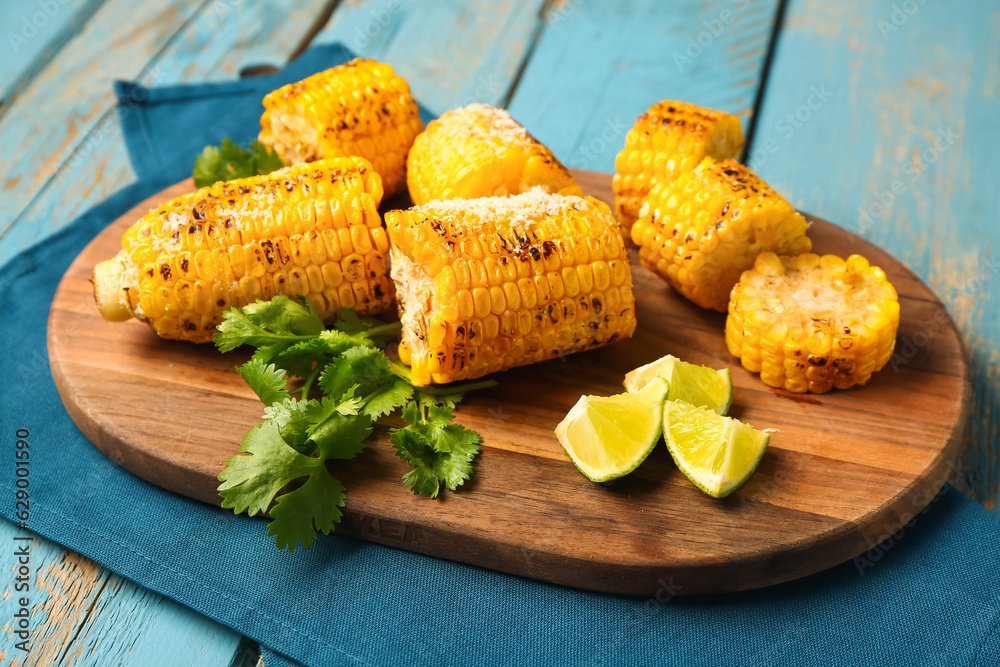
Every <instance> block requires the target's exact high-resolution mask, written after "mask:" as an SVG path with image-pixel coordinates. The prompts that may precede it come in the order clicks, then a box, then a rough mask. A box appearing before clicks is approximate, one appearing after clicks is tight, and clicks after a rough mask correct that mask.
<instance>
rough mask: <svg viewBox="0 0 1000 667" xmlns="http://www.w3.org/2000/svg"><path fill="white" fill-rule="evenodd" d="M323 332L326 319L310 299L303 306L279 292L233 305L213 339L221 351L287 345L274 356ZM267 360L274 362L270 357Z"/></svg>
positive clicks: (224, 315)
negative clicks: (262, 299)
mask: <svg viewBox="0 0 1000 667" xmlns="http://www.w3.org/2000/svg"><path fill="white" fill-rule="evenodd" d="M321 331H323V321H322V320H321V319H320V318H319V315H317V314H316V311H315V310H313V308H312V306H309V305H308V302H307V305H305V306H303V305H302V304H301V303H298V302H296V301H293V300H291V299H289V298H288V297H287V296H285V295H284V294H279V295H277V296H275V297H274V298H273V299H271V300H270V301H261V300H260V299H258V300H257V301H255V302H254V303H251V304H249V305H246V306H244V307H242V308H230V309H229V310H227V311H226V312H224V313H223V314H222V323H221V324H219V327H218V331H216V333H215V336H214V337H213V338H212V340H213V342H214V343H215V346H216V347H218V348H219V350H220V351H221V352H229V351H230V350H235V349H236V348H237V347H239V346H240V345H252V346H253V347H256V348H268V349H270V348H271V347H272V346H274V345H283V347H281V349H279V350H276V351H274V354H273V355H271V358H273V356H276V355H277V354H278V353H280V352H281V351H283V350H285V349H287V348H289V347H291V346H292V345H294V344H295V343H298V342H301V341H304V340H308V339H310V338H313V337H314V336H317V335H318V334H319V333H320V332H321ZM259 351H260V350H258V352H259ZM262 356H263V355H262ZM259 358H260V357H259ZM264 361H270V358H266V359H264Z"/></svg>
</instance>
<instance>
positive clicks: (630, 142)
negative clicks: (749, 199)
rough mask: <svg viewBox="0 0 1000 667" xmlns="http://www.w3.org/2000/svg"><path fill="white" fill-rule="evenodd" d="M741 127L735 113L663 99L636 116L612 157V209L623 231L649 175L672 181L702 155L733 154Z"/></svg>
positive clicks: (645, 189)
mask: <svg viewBox="0 0 1000 667" xmlns="http://www.w3.org/2000/svg"><path fill="white" fill-rule="evenodd" d="M742 149H743V131H742V130H741V129H740V121H739V119H738V118H736V116H733V115H731V114H728V113H725V112H723V111H715V110H713V109H706V108H704V107H700V106H698V105H696V104H688V103H687V102H675V101H671V100H664V101H663V102H658V103H656V104H654V105H653V106H651V107H650V108H649V110H648V111H647V112H646V113H644V114H642V115H641V116H639V117H638V118H637V119H636V121H635V125H634V126H633V127H632V129H631V130H629V131H628V134H627V135H625V150H623V151H622V152H620V153H619V154H618V157H617V158H616V159H615V176H614V178H613V179H612V181H611V186H612V189H614V192H615V213H616V214H617V215H618V220H619V221H620V222H621V223H622V231H623V233H624V234H625V235H626V236H628V234H629V229H631V227H632V224H633V223H634V222H635V220H636V218H638V217H639V210H640V209H641V208H642V202H643V201H644V200H645V199H646V196H647V195H648V194H649V191H650V190H651V189H652V187H653V181H654V179H659V180H663V181H671V180H673V179H675V178H676V177H677V176H678V175H679V174H682V173H684V172H685V171H691V170H692V169H694V168H695V167H697V166H698V165H699V164H700V163H701V161H702V160H703V159H705V158H706V157H714V158H715V159H717V160H727V159H729V158H736V157H737V156H739V154H740V151H741V150H742Z"/></svg>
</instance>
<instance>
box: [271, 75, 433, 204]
mask: <svg viewBox="0 0 1000 667" xmlns="http://www.w3.org/2000/svg"><path fill="white" fill-rule="evenodd" d="M264 109H265V111H264V115H263V116H261V118H260V127H261V131H260V137H259V140H260V142H261V143H263V144H266V145H268V146H271V147H272V148H273V149H274V151H275V152H276V153H277V154H278V155H279V156H280V157H281V159H282V161H283V162H284V163H285V164H299V163H302V162H312V161H313V160H320V159H323V158H331V157H347V156H351V155H358V156H360V157H363V158H365V159H366V160H368V161H369V162H371V163H372V166H373V167H374V168H375V171H377V172H378V173H379V175H380V176H382V183H383V187H384V189H385V193H386V195H387V196H388V195H392V194H394V193H396V192H400V191H402V190H403V189H404V188H405V186H406V153H407V151H409V150H410V146H411V145H412V144H413V139H414V137H416V136H417V135H418V134H420V131H421V130H423V129H424V123H423V121H422V120H420V116H419V115H418V109H417V103H416V102H415V101H414V100H413V96H412V95H410V87H409V85H408V84H407V83H406V81H404V80H403V79H402V78H400V77H398V76H396V73H395V71H394V70H393V69H392V67H390V66H389V65H386V64H383V63H380V62H376V61H374V60H363V59H361V58H355V59H354V60H352V61H350V62H348V63H344V64H343V65H338V66H337V67H334V68H332V69H328V70H326V71H324V72H319V73H318V74H314V75H312V76H310V77H308V78H307V79H303V80H302V81H299V82H298V83H292V84H288V85H286V86H282V87H281V88H279V89H277V90H275V91H274V92H272V93H269V94H268V95H267V96H266V97H265V98H264Z"/></svg>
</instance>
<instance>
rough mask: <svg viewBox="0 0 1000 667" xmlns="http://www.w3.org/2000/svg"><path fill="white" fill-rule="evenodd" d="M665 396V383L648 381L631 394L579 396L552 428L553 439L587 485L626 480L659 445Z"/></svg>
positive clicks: (666, 387) (657, 379) (666, 388)
mask: <svg viewBox="0 0 1000 667" xmlns="http://www.w3.org/2000/svg"><path fill="white" fill-rule="evenodd" d="M667 391H668V385H667V382H666V381H665V380H663V378H654V380H653V381H651V382H650V383H649V384H648V385H647V386H646V387H644V388H643V389H642V391H640V392H637V393H624V394H616V395H615V396H581V397H580V400H579V401H577V403H576V405H574V406H573V407H572V408H571V409H570V411H569V412H568V413H567V414H566V417H565V418H564V419H563V420H562V421H561V422H560V423H559V425H558V426H557V427H556V430H555V432H556V437H557V438H558V439H559V443H560V444H561V445H562V446H563V449H565V450H566V454H568V455H569V458H570V460H571V461H572V462H573V465H575V466H576V467H577V469H578V470H579V471H580V472H581V473H583V475H584V476H585V477H586V478H587V479H589V480H591V481H592V482H607V481H610V480H612V479H617V478H619V477H622V476H624V475H627V474H628V473H630V472H632V471H633V470H635V469H636V468H637V467H638V466H639V464H640V463H642V462H643V461H644V460H645V459H646V457H647V456H649V453H650V452H651V451H653V448H654V447H655V446H656V443H657V442H659V440H660V434H661V432H662V428H663V406H664V403H665V401H666V397H667Z"/></svg>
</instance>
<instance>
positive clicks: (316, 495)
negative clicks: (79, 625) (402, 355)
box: [214, 295, 493, 551]
mask: <svg viewBox="0 0 1000 667" xmlns="http://www.w3.org/2000/svg"><path fill="white" fill-rule="evenodd" d="M399 331H400V324H399V323H398V322H396V323H389V324H386V323H383V322H381V321H380V320H376V319H373V318H368V317H359V316H358V315H357V314H356V313H355V312H354V311H353V310H342V311H341V312H340V313H339V315H338V319H337V321H336V322H335V323H334V325H333V328H331V329H325V328H324V326H323V322H322V321H321V320H320V318H319V316H318V314H317V313H316V311H315V310H314V309H313V308H312V306H311V305H310V304H309V302H308V300H306V299H305V298H304V297H299V300H295V299H291V298H289V297H287V296H283V295H279V296H276V297H274V298H273V299H271V300H270V301H257V302H256V303H252V304H249V305H247V306H245V307H243V308H238V309H231V310H229V311H227V312H226V313H224V315H223V321H222V323H221V324H220V325H219V327H218V332H217V333H216V335H215V339H214V340H215V344H216V346H218V348H219V349H220V350H221V351H223V352H226V351H229V350H232V349H235V348H236V347H239V346H241V345H250V346H252V347H255V348H256V351H255V352H254V354H253V357H252V358H251V359H250V361H249V362H247V363H246V364H244V365H243V366H241V367H239V369H238V371H239V373H240V376H242V377H243V379H244V380H245V381H246V382H247V384H248V385H249V386H250V388H251V389H252V390H253V391H254V393H256V394H257V396H258V397H259V398H260V399H261V402H262V403H263V404H264V406H265V408H264V416H263V419H264V421H263V423H261V424H258V425H257V426H255V427H254V428H253V429H252V430H251V431H250V433H248V434H247V435H246V436H245V437H244V438H243V442H242V444H241V446H240V453H239V454H237V455H236V456H233V457H231V458H230V459H229V460H227V461H226V464H225V468H224V469H223V471H222V473H221V474H220V475H219V481H220V482H222V484H221V485H220V486H219V493H220V495H221V496H222V499H223V507H227V508H231V509H233V510H234V511H235V512H236V513H241V512H247V513H248V514H250V515H251V516H253V515H256V514H259V513H261V512H267V511H268V508H270V514H271V523H270V525H269V526H268V533H267V534H268V535H270V536H272V537H274V538H275V544H276V545H277V546H278V548H282V549H288V550H289V551H294V550H295V549H296V548H297V545H298V544H299V543H301V544H302V546H303V548H305V549H308V548H309V547H310V546H311V545H312V544H313V542H314V540H315V539H316V536H317V532H322V533H329V532H330V531H332V530H333V529H334V526H335V525H336V523H337V522H339V521H340V519H341V517H342V512H341V510H340V508H341V507H343V506H344V503H345V495H344V493H345V490H344V486H343V485H342V484H341V483H340V482H339V481H338V480H337V479H335V478H334V477H333V476H331V474H330V471H329V469H328V467H327V466H328V463H330V462H332V461H336V460H345V459H351V458H354V457H356V456H358V454H360V453H361V452H362V451H363V450H364V448H365V446H366V440H367V439H368V438H370V437H371V434H372V432H373V429H374V425H375V420H376V419H379V418H380V417H383V416H385V415H388V414H389V413H391V412H393V411H394V410H396V409H397V408H400V407H401V408H403V409H402V417H403V419H404V420H405V421H406V422H407V425H406V426H405V427H403V428H397V429H392V430H391V431H390V440H391V442H392V445H393V447H394V448H395V450H396V455H397V456H399V457H400V458H402V459H404V460H406V461H407V462H408V463H409V464H410V465H411V466H412V467H413V470H411V471H409V472H407V473H406V474H405V475H404V476H403V483H404V484H405V485H407V486H410V487H411V488H412V490H413V492H414V493H417V494H420V495H426V496H431V497H436V496H437V495H438V494H439V493H440V490H441V485H442V484H443V485H444V486H446V487H447V488H449V489H451V490H455V489H457V488H458V487H459V486H461V485H462V484H463V483H464V482H465V480H467V479H468V478H469V475H470V474H471V473H472V460H473V459H474V458H475V456H476V455H477V454H478V453H479V442H480V441H481V440H482V439H481V438H480V436H479V434H478V433H476V432H474V431H470V430H468V429H466V428H464V427H463V426H461V425H459V424H455V423H453V422H454V414H453V411H454V409H455V405H456V404H457V403H458V402H459V401H460V400H461V398H462V388H458V389H455V388H445V389H439V388H434V389H430V388H423V389H415V388H414V387H413V386H411V382H410V370H409V368H407V367H406V366H404V365H401V364H399V363H398V362H394V361H391V360H390V359H389V358H388V357H387V356H386V355H385V353H384V352H383V351H382V349H380V347H379V345H380V344H383V343H384V342H386V341H388V340H390V339H392V338H394V337H396V336H397V335H398V333H399ZM290 377H298V378H302V387H301V389H297V390H295V392H294V394H293V392H291V391H289V389H288V383H289V378H290ZM314 384H316V385H317V386H318V388H319V389H320V390H322V392H323V396H321V397H319V398H310V390H312V389H314V388H315V387H314V386H313V385H314ZM491 384H493V383H492V382H491V381H487V382H480V383H474V384H472V385H465V387H464V388H468V389H472V388H476V387H482V386H490V385H491ZM444 392H448V393H444ZM295 394H298V395H300V396H299V397H298V398H296V397H295ZM286 489H290V490H286ZM282 491H285V492H284V493H282ZM279 494H280V495H279Z"/></svg>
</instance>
